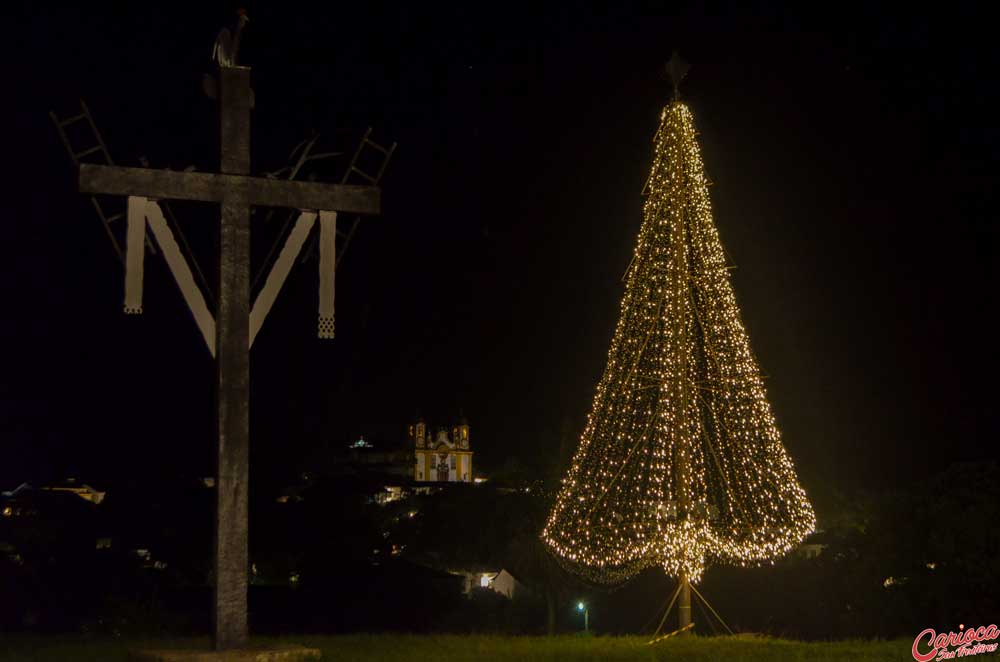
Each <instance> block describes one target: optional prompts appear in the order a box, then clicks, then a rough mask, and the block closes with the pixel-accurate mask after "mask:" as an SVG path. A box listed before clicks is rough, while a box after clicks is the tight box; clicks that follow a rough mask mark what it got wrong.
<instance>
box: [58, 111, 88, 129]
mask: <svg viewBox="0 0 1000 662" xmlns="http://www.w3.org/2000/svg"><path fill="white" fill-rule="evenodd" d="M86 118H87V114H86V113H80V114H79V115H74V116H73V117H70V118H69V119H65V120H59V126H67V125H69V124H72V123H73V122H79V121H80V120H82V119H86Z"/></svg>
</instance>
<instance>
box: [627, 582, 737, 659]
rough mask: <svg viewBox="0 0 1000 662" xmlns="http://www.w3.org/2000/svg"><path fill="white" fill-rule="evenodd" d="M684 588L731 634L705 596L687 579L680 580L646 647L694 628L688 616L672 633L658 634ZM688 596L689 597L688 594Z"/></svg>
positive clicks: (730, 630)
mask: <svg viewBox="0 0 1000 662" xmlns="http://www.w3.org/2000/svg"><path fill="white" fill-rule="evenodd" d="M684 588H687V589H688V590H689V591H691V592H693V593H694V595H695V597H697V598H698V600H699V601H700V602H701V604H703V605H704V606H705V607H707V608H708V610H709V611H710V612H711V613H712V615H713V616H715V619H716V620H717V621H719V623H720V624H721V625H722V627H723V628H725V630H726V632H728V633H729V634H733V631H732V629H730V627H729V626H728V625H727V624H726V622H725V621H724V620H722V617H721V616H719V612H717V611H715V608H714V607H713V606H712V604H711V603H710V602H709V601H708V600H706V599H705V596H704V595H702V594H701V591H699V590H698V589H697V588H695V586H694V584H692V583H691V582H689V581H687V578H681V579H679V580H678V582H677V588H675V589H674V592H673V593H672V594H671V596H670V600H669V602H668V604H667V608H666V609H665V610H664V611H663V618H661V619H660V624H659V625H658V626H657V627H656V630H655V631H654V632H653V636H652V638H651V639H650V640H649V641H648V642H646V644H647V645H650V644H655V643H657V642H660V641H663V640H664V639H668V638H670V637H673V636H676V635H678V634H681V633H683V632H687V631H689V630H692V629H693V628H694V621H692V620H690V614H689V618H688V620H687V623H684V624H681V625H680V627H678V628H677V629H676V630H674V631H673V632H668V633H667V634H664V635H661V634H660V632H662V631H663V626H664V624H665V623H666V622H667V617H668V616H670V610H671V609H673V606H674V603H675V602H677V598H678V596H680V595H681V592H682V589H684ZM688 595H690V593H689V594H688ZM680 608H681V607H680V605H678V610H679V609H680ZM690 608H691V605H690V604H688V609H690ZM709 624H711V621H709ZM713 627H714V626H713Z"/></svg>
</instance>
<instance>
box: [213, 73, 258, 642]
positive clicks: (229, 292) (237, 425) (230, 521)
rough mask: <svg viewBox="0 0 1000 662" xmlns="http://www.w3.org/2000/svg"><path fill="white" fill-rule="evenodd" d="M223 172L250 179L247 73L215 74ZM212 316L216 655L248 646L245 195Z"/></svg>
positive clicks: (238, 197)
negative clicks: (215, 437)
mask: <svg viewBox="0 0 1000 662" xmlns="http://www.w3.org/2000/svg"><path fill="white" fill-rule="evenodd" d="M219 87H220V90H219V125H220V136H221V142H222V152H221V153H222V162H221V172H222V173H223V174H227V175H246V174H248V173H249V172H250V70H249V69H247V68H244V67H220V68H219ZM220 232H221V236H220V239H221V240H220V254H219V299H218V300H219V306H218V313H217V315H216V320H217V323H216V327H215V328H216V335H215V346H216V351H217V359H218V360H217V364H216V366H217V370H218V372H217V378H218V382H217V388H218V395H217V397H218V408H219V410H218V414H219V418H218V426H219V429H218V434H219V449H218V475H217V478H216V484H215V490H216V495H217V503H216V505H217V508H216V515H215V517H216V520H215V526H216V535H215V591H214V603H215V604H214V618H215V648H216V649H217V650H225V649H229V648H237V647H240V646H243V645H245V644H246V643H247V637H248V629H247V566H248V564H249V556H248V549H247V547H248V535H247V532H248V526H247V523H248V494H247V492H248V486H249V478H250V476H249V450H250V420H249V409H250V405H249V403H250V354H249V351H248V349H247V348H248V347H249V346H250V205H249V204H248V198H247V195H246V191H245V190H244V191H241V190H238V189H237V190H230V191H228V192H227V195H226V198H225V200H224V201H223V202H222V226H221V230H220Z"/></svg>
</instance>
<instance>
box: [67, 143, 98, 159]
mask: <svg viewBox="0 0 1000 662" xmlns="http://www.w3.org/2000/svg"><path fill="white" fill-rule="evenodd" d="M99 151H101V146H100V145H94V146H93V147H91V148H90V149H85V150H83V151H82V152H80V153H78V154H74V155H73V158H74V159H77V160H79V159H82V158H83V157H85V156H89V155H90V154H93V153H94V152H99Z"/></svg>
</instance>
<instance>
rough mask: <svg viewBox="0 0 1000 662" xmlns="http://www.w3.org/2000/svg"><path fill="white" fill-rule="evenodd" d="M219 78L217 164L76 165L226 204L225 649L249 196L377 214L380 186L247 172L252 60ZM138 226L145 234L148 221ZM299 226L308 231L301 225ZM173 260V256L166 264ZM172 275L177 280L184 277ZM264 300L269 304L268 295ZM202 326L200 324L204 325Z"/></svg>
mask: <svg viewBox="0 0 1000 662" xmlns="http://www.w3.org/2000/svg"><path fill="white" fill-rule="evenodd" d="M219 88H220V90H219V94H218V98H219V119H220V127H221V131H220V135H221V154H222V159H221V168H220V169H221V172H220V173H218V174H216V173H200V172H173V171H166V170H151V169H146V168H121V167H115V166H97V165H81V166H80V191H81V192H85V193H107V194H113V195H127V196H133V197H130V201H129V202H130V209H131V208H132V206H133V204H132V203H133V200H135V199H138V198H145V197H148V198H174V199H182V200H201V201H205V202H216V203H220V204H221V207H222V226H221V242H220V250H219V291H218V308H217V312H216V316H215V320H214V332H215V337H214V343H210V348H211V349H214V354H215V356H216V361H217V366H218V369H217V386H218V438H219V448H218V474H217V477H216V482H215V490H216V494H217V502H216V536H215V591H214V613H213V615H214V627H215V647H216V649H219V650H224V649H230V648H237V647H240V646H244V645H245V644H246V642H247V636H248V630H247V568H248V566H249V559H248V550H247V509H248V499H247V489H248V480H249V471H248V470H249V467H248V455H249V432H250V431H249V400H250V398H249V395H250V393H249V386H250V343H251V341H252V335H253V334H255V332H256V329H257V328H259V321H258V323H257V324H256V326H255V328H254V330H253V334H252V332H251V312H250V209H251V207H252V206H253V205H265V206H271V207H292V208H298V209H302V210H307V211H311V210H316V211H318V212H319V213H320V214H321V215H322V214H323V212H337V211H341V212H352V213H356V214H377V213H379V205H380V193H379V189H378V188H376V187H374V186H347V185H335V184H322V183H313V182H294V181H283V180H273V179H266V178H260V177H251V176H249V174H248V173H249V171H250V105H251V90H250V69H249V68H247V67H236V66H233V67H220V69H219ZM303 216H306V214H303ZM334 218H335V216H334ZM300 220H301V219H300ZM311 220H315V214H312V216H311V218H310V221H311ZM143 227H144V226H143ZM309 227H311V225H309V226H306V231H308V228H309ZM131 229H132V224H131V219H130V230H131ZM154 231H155V228H154ZM142 232H143V234H144V230H143V231H142ZM294 234H295V232H294V231H293V235H294ZM331 234H332V233H331ZM139 236H140V239H139V241H137V242H130V243H131V244H133V245H137V246H138V251H139V258H138V259H140V260H141V255H142V253H141V251H142V250H143V247H142V236H143V235H142V234H140V235H139ZM299 236H300V238H301V239H303V240H304V236H302V233H300V235H299ZM158 238H159V237H158ZM331 238H332V237H331ZM162 243H163V242H162V241H161V244H162ZM299 246H301V241H299ZM321 250H322V245H321ZM292 259H294V257H293V258H292ZM173 268H174V267H173V265H171V269H172V270H173ZM140 273H141V271H140ZM174 275H175V277H178V274H177V271H174ZM331 277H332V273H331ZM282 280H283V277H282ZM140 283H141V277H140ZM178 284H181V278H180V277H178ZM265 287H266V286H265ZM279 287H280V284H279ZM183 289H184V287H183V285H182V290H183ZM274 293H276V292H274ZM265 298H267V297H265ZM270 299H271V301H273V295H272V296H271V297H270ZM190 303H191V301H190V300H189V304H190ZM265 303H266V304H267V305H266V307H267V308H269V307H270V301H268V302H265ZM255 308H256V306H255ZM192 312H194V313H195V316H196V318H197V317H198V313H197V312H196V311H195V309H194V307H192ZM265 314H266V310H265ZM202 331H203V333H206V331H205V327H204V326H203V328H202ZM321 335H322V329H321ZM207 340H213V339H211V338H207ZM213 345H214V346H213Z"/></svg>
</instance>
